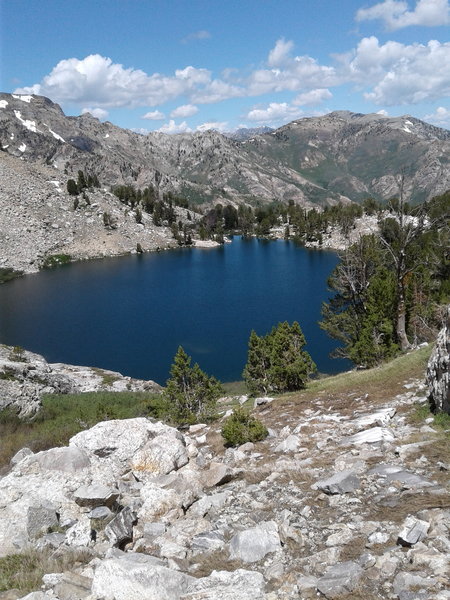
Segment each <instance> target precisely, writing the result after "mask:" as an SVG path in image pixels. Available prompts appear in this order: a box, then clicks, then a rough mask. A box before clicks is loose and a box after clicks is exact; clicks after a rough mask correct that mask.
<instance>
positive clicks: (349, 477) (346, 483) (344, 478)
mask: <svg viewBox="0 0 450 600" xmlns="http://www.w3.org/2000/svg"><path fill="white" fill-rule="evenodd" d="M359 486H360V481H359V479H358V477H357V476H356V473H355V471H348V470H345V471H339V472H337V473H335V474H334V475H333V476H332V477H329V478H328V479H322V480H320V481H317V482H316V483H315V484H314V485H313V486H312V487H313V488H314V489H318V490H322V492H325V494H346V493H348V492H353V491H354V490H357V489H358V488H359Z"/></svg>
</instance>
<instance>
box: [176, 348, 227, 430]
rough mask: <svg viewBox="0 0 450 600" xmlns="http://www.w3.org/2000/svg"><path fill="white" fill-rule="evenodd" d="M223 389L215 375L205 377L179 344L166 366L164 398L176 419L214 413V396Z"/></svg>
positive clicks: (181, 420)
mask: <svg viewBox="0 0 450 600" xmlns="http://www.w3.org/2000/svg"><path fill="white" fill-rule="evenodd" d="M222 393H223V389H222V386H221V384H220V382H219V381H217V379H215V377H209V376H208V375H207V374H206V373H204V372H203V371H202V370H201V369H200V367H199V366H198V364H197V363H195V364H194V366H193V367H191V357H190V356H188V355H187V354H186V352H185V351H184V350H183V348H182V347H181V346H180V347H179V348H178V351H177V353H176V355H175V358H174V362H173V364H172V367H171V369H170V378H169V379H168V380H167V384H166V389H165V391H164V398H165V400H166V401H167V403H168V405H169V411H170V413H171V415H172V418H173V419H174V421H175V422H176V423H179V424H181V423H195V422H198V421H199V420H202V421H203V420H208V419H211V418H212V417H214V414H215V409H216V402H217V398H219V397H220V396H221V394H222Z"/></svg>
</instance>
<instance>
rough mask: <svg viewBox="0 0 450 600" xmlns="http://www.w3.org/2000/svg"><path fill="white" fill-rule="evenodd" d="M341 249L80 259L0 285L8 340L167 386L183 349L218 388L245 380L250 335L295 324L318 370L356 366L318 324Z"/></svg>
mask: <svg viewBox="0 0 450 600" xmlns="http://www.w3.org/2000/svg"><path fill="white" fill-rule="evenodd" d="M337 262H338V258H337V256H336V254H334V253H333V252H321V251H315V250H307V249H305V248H301V247H299V246H296V245H295V244H294V243H293V242H285V241H283V240H278V241H265V240H258V239H248V240H246V239H241V238H240V237H235V238H234V239H233V243H231V244H225V245H224V246H222V247H220V248H212V249H195V248H191V249H186V248H185V249H179V250H171V251H167V252H161V253H155V254H146V255H140V256H135V255H134V256H124V257H119V258H111V259H104V260H94V261H88V262H83V263H75V264H71V265H67V266H64V267H59V268H57V269H52V270H46V271H42V272H40V273H37V274H35V275H28V276H26V277H23V278H20V279H16V280H14V281H11V282H9V283H7V284H3V285H1V286H0V342H2V343H5V344H10V345H19V346H22V347H23V348H26V349H28V350H32V351H34V352H38V353H40V354H43V355H44V356H45V358H46V359H47V360H48V361H50V362H65V363H71V364H79V365H90V366H97V367H103V368H106V369H112V370H115V371H120V372H121V373H123V374H125V375H130V376H133V377H139V378H143V379H154V380H155V381H157V382H158V383H161V384H164V383H165V381H166V379H167V377H168V374H169V369H170V365H171V363H172V360H173V356H174V354H175V352H176V350H177V348H178V346H179V345H182V346H183V347H184V349H185V350H186V352H187V353H188V354H190V355H191V356H192V358H193V361H195V362H198V363H199V365H200V367H201V368H202V369H203V370H205V371H206V372H207V373H208V374H210V375H215V376H216V377H217V378H219V379H220V380H221V381H224V382H225V381H235V380H238V379H241V373H242V369H243V367H244V365H245V362H246V355H247V343H248V337H249V334H250V331H251V329H255V331H256V332H257V333H258V334H259V335H261V334H265V333H267V332H268V331H269V330H270V329H271V328H272V327H273V326H274V325H276V324H277V323H278V322H279V321H285V320H287V321H289V322H292V321H294V320H296V321H298V322H299V323H300V325H301V327H302V329H303V333H304V334H305V337H306V340H307V342H308V345H307V349H308V351H309V353H310V354H311V356H312V358H313V360H314V361H315V362H316V364H317V366H318V368H319V370H320V371H321V372H323V373H336V372H339V371H343V370H346V369H348V368H349V367H350V366H351V365H350V363H349V362H348V361H344V360H336V359H330V358H329V356H328V355H329V353H330V352H331V350H332V349H333V348H334V347H335V342H334V341H333V340H331V339H330V338H329V337H328V336H327V335H326V334H325V333H324V332H323V331H321V330H320V329H319V326H318V325H317V321H318V320H319V319H320V307H321V303H322V301H324V300H326V299H327V298H328V297H329V295H330V294H329V291H328V290H327V284H326V281H327V278H328V276H329V275H330V273H331V271H332V269H333V268H334V266H335V265H336V264H337Z"/></svg>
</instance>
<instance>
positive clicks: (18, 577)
mask: <svg viewBox="0 0 450 600" xmlns="http://www.w3.org/2000/svg"><path fill="white" fill-rule="evenodd" d="M91 558H92V557H91V555H90V554H89V553H87V552H85V551H84V552H83V551H79V550H74V551H70V552H68V553H67V554H63V555H61V554H58V555H55V554H54V553H53V554H52V553H51V552H50V551H49V550H35V549H28V550H25V551H24V552H23V553H21V554H10V555H9V556H5V557H3V558H0V592H6V591H8V590H12V589H17V590H19V591H20V592H22V594H26V593H28V592H31V591H33V590H39V589H40V587H41V585H42V576H43V575H45V573H60V572H62V571H66V570H69V569H71V568H72V567H73V566H74V565H75V563H77V564H79V563H87V562H88V561H89V560H90V559H91Z"/></svg>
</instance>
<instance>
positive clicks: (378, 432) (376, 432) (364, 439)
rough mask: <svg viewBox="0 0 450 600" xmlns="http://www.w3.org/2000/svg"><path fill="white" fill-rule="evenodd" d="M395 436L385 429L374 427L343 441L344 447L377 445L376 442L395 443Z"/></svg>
mask: <svg viewBox="0 0 450 600" xmlns="http://www.w3.org/2000/svg"><path fill="white" fill-rule="evenodd" d="M394 439H395V437H394V434H393V433H392V431H390V429H386V428H385V427H372V429H366V430H365V431H360V432H359V433H355V435H351V436H350V437H348V438H345V439H344V440H343V442H342V443H343V444H344V445H349V444H375V443H376V442H393V441H394Z"/></svg>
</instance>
